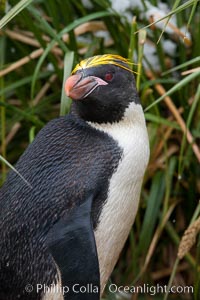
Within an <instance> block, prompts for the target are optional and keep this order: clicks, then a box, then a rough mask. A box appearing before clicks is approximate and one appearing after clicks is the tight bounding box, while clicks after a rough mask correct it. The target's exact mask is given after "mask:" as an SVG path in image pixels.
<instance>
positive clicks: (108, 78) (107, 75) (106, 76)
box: [104, 73, 113, 81]
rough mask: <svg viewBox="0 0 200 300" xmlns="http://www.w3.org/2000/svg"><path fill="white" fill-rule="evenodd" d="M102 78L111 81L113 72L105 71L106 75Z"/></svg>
mask: <svg viewBox="0 0 200 300" xmlns="http://www.w3.org/2000/svg"><path fill="white" fill-rule="evenodd" d="M104 79H105V80H106V81H111V80H112V79H113V73H106V75H105V76H104Z"/></svg>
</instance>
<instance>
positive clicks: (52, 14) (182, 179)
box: [0, 0, 200, 300]
mask: <svg viewBox="0 0 200 300" xmlns="http://www.w3.org/2000/svg"><path fill="white" fill-rule="evenodd" d="M83 2H84V1H75V0H72V1H61V0H50V1H45V0H40V1H30V0H21V1H16V0H11V1H9V5H10V6H11V7H10V10H8V12H7V13H5V9H6V7H8V3H6V1H0V3H1V5H0V15H1V16H2V19H1V20H0V28H1V30H0V116H1V120H0V137H1V149H0V155H1V156H0V160H1V168H0V172H1V177H0V180H1V183H3V181H4V180H5V178H6V175H7V172H8V169H9V165H8V162H9V163H10V164H12V165H14V164H15V162H16V161H17V159H18V158H19V156H20V155H21V154H22V153H23V151H24V149H25V148H26V147H27V146H28V144H29V143H30V142H31V141H32V140H33V139H34V136H35V134H36V133H37V132H38V131H39V130H40V129H41V128H42V126H44V124H45V123H46V122H48V121H49V120H50V119H52V118H54V117H57V116H58V115H64V114H66V113H67V112H68V110H69V107H70V100H69V99H67V97H66V96H65V94H64V92H63V88H62V86H63V83H64V80H65V78H66V77H67V76H68V75H69V74H70V72H71V69H72V67H73V66H74V65H75V64H76V63H77V62H78V61H80V60H81V59H83V58H86V57H88V56H92V55H95V54H103V53H117V54H120V55H122V56H125V57H128V58H129V59H131V60H132V61H133V65H132V66H133V70H134V71H135V73H136V75H135V76H136V83H137V88H138V90H139V93H140V98H141V100H142V104H143V107H144V109H145V116H146V120H147V125H148V131H149V137H150V147H151V158H150V163H149V167H148V170H147V172H146V176H145V179H144V184H143V190H142V195H141V205H140V209H139V212H138V214H137V218H136V221H135V224H134V226H133V228H132V231H131V233H130V237H129V240H128V241H127V243H126V246H125V248H124V250H123V253H122V254H121V257H120V260H119V262H118V264H117V267H116V269H115V271H114V273H113V275H112V278H111V280H112V282H114V283H116V284H117V285H123V286H126V285H134V286H139V285H141V286H142V285H143V284H146V285H147V284H148V285H152V286H156V285H157V284H159V285H161V286H164V285H168V287H170V285H175V286H193V287H194V293H189V294H184V293H179V294H174V295H173V294H171V293H170V294H168V293H164V294H163V293H157V294H155V295H154V296H153V298H155V299H165V300H166V299H167V298H168V299H195V300H198V299H199V294H200V276H199V267H198V265H199V262H200V247H199V236H198V233H199V226H196V225H192V224H197V225H199V200H200V148H199V147H200V121H199V120H200V101H199V100H200V68H199V62H200V56H199V53H200V26H199V24H200V5H199V1H198V0H188V1H184V3H183V1H180V0H178V1H175V2H174V1H170V0H166V1H165V3H166V4H167V5H168V7H169V8H170V11H169V13H166V14H165V15H164V16H163V14H162V11H157V12H156V13H155V14H153V15H150V16H149V15H148V10H149V9H150V8H149V6H148V3H151V4H152V5H155V6H156V7H157V6H158V4H159V1H156V0H151V1H141V4H142V8H135V9H132V10H131V9H129V10H128V13H127V11H125V12H123V13H120V12H119V11H117V10H116V9H115V10H114V9H113V8H112V7H111V5H110V3H109V1H107V0H104V1H100V0H91V3H92V5H91V7H86V6H85V5H84V4H83ZM133 2H134V1H133ZM141 10H143V13H141ZM130 15H131V18H132V17H133V19H130ZM145 15H146V16H148V17H145ZM173 17H175V18H176V23H174V21H173ZM160 19H161V20H162V21H158V20H160ZM183 26H185V27H184V28H183ZM165 40H170V41H171V42H173V43H174V45H175V47H176V51H174V52H173V53H171V54H168V53H167V50H166V47H165V46H164V41H165ZM146 45H147V48H151V47H155V56H156V57H157V63H155V62H154V61H153V60H152V58H151V57H150V54H148V53H147V51H146V49H145V46H146ZM144 64H145V65H144ZM63 78H64V79H63ZM6 160H7V162H6ZM191 226H193V227H191ZM194 226H195V230H194ZM188 227H189V229H188V231H186V234H185V236H184V237H183V240H182V244H181V245H183V243H184V241H185V239H186V235H187V245H188V243H189V245H190V247H188V248H187V249H186V250H187V251H185V252H184V254H183V252H181V253H182V255H181V257H180V255H179V258H178V256H177V253H178V247H179V244H180V241H181V239H182V236H183V234H184V232H185V230H186V229H187V228H188ZM191 228H192V230H193V231H192V232H194V231H195V234H193V235H192V238H191V240H192V239H193V242H191V241H190V238H189V241H188V237H189V235H188V234H187V233H188V232H191ZM194 236H195V238H196V239H197V241H195V240H194ZM180 247H182V246H180ZM182 250H183V248H182ZM179 254H180V248H179ZM180 258H181V259H180ZM120 297H121V298H120ZM126 297H127V295H126ZM126 297H125V295H120V296H119V294H117V295H115V294H112V293H110V292H109V290H108V291H107V292H106V293H105V299H151V295H150V293H136V294H132V295H131V296H130V297H128V298H126Z"/></svg>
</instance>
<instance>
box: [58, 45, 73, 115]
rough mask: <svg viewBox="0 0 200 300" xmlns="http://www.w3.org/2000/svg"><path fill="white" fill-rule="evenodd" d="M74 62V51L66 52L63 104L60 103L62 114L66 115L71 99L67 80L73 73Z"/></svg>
mask: <svg viewBox="0 0 200 300" xmlns="http://www.w3.org/2000/svg"><path fill="white" fill-rule="evenodd" d="M73 62H74V52H72V51H70V52H67V53H66V54H65V58H64V76H63V85H62V95H61V105H60V115H61V116H64V115H66V113H67V112H68V111H69V108H70V105H71V100H70V98H69V97H67V95H66V94H65V88H64V86H65V81H66V79H67V77H69V75H70V74H71V71H72V67H73Z"/></svg>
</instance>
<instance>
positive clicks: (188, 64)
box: [162, 56, 200, 76]
mask: <svg viewBox="0 0 200 300" xmlns="http://www.w3.org/2000/svg"><path fill="white" fill-rule="evenodd" d="M199 61H200V56H198V57H195V58H193V59H191V60H189V61H186V62H184V63H182V64H180V65H178V66H176V67H174V68H172V69H170V70H167V71H165V72H163V73H162V76H165V75H167V74H169V73H172V72H174V71H178V70H180V69H183V68H185V67H187V66H190V65H192V64H194V63H198V62H199Z"/></svg>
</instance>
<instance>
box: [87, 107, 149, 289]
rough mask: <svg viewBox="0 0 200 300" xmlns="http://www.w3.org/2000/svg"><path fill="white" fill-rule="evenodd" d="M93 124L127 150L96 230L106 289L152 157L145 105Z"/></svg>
mask: <svg viewBox="0 0 200 300" xmlns="http://www.w3.org/2000/svg"><path fill="white" fill-rule="evenodd" d="M90 124H91V123H90ZM91 125H92V126H94V127H95V128H98V129H100V130H103V131H104V132H106V133H108V134H109V135H110V136H112V137H113V138H114V139H115V140H116V141H117V142H118V144H119V146H120V147H121V148H122V149H123V156H122V159H121V161H120V163H119V165H118V168H117V170H116V171H115V173H114V174H113V176H112V177H111V179H110V185H109V191H108V198H107V201H106V203H105V205H104V207H103V209H102V213H101V215H100V222H99V225H98V227H97V229H96V231H95V239H96V245H97V252H98V257H99V265H100V277H101V288H102V291H103V289H104V287H105V284H106V282H107V280H108V278H109V276H110V274H111V272H112V270H113V268H114V266H115V264H116V262H117V259H118V257H119V254H120V252H121V250H122V248H123V246H124V243H125V241H126V239H127V237H128V234H129V232H130V229H131V226H132V224H133V222H134V219H135V215H136V212H137V209H138V203H139V197H140V190H141V185H142V180H143V175H144V172H145V169H146V166H147V163H148V159H149V141H148V135H147V130H146V125H145V120H144V115H143V111H142V108H141V106H140V105H136V104H134V103H131V104H130V106H129V108H127V111H126V113H125V117H124V120H122V121H121V122H119V123H115V124H109V125H108V124H102V125H97V124H91Z"/></svg>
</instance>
